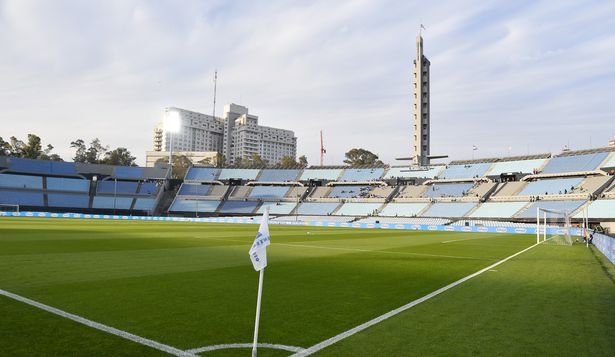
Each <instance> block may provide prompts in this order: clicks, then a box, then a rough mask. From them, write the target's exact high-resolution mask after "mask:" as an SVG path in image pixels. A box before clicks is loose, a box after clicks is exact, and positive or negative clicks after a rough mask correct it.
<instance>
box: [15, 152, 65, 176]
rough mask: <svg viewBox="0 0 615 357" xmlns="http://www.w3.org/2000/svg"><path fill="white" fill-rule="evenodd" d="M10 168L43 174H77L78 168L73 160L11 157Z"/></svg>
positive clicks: (16, 170)
mask: <svg viewBox="0 0 615 357" xmlns="http://www.w3.org/2000/svg"><path fill="white" fill-rule="evenodd" d="M9 160H10V165H9V169H10V170H11V171H15V172H24V173H35V174H43V175H59V176H75V175H77V170H76V167H75V164H74V163H72V162H59V161H45V160H30V159H19V158H16V157H11V158H9Z"/></svg>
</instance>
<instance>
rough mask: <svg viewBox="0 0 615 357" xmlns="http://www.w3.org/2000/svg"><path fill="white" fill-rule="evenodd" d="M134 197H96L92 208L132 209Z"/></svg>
mask: <svg viewBox="0 0 615 357" xmlns="http://www.w3.org/2000/svg"><path fill="white" fill-rule="evenodd" d="M132 200H133V198H132V197H122V196H118V197H113V196H95V197H94V201H93V202H92V208H98V209H130V207H131V206H132Z"/></svg>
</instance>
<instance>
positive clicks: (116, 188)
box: [96, 181, 139, 194]
mask: <svg viewBox="0 0 615 357" xmlns="http://www.w3.org/2000/svg"><path fill="white" fill-rule="evenodd" d="M137 187H139V183H138V182H132V181H98V185H97V187H96V192H98V193H114V194H135V193H137Z"/></svg>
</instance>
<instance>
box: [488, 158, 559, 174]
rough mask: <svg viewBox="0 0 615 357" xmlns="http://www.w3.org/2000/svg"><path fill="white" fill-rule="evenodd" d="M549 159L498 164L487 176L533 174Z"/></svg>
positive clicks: (495, 164) (492, 167)
mask: <svg viewBox="0 0 615 357" xmlns="http://www.w3.org/2000/svg"><path fill="white" fill-rule="evenodd" d="M545 161H547V159H533V160H517V161H502V162H496V163H494V164H493V166H491V169H490V170H489V171H488V172H487V173H486V174H485V176H500V175H501V174H504V173H524V174H532V173H534V170H537V169H538V168H540V167H541V166H542V165H543V164H544V163H545Z"/></svg>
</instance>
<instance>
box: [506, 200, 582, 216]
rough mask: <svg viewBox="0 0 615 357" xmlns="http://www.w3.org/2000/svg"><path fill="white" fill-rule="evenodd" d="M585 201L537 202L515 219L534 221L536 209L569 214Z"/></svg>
mask: <svg viewBox="0 0 615 357" xmlns="http://www.w3.org/2000/svg"><path fill="white" fill-rule="evenodd" d="M584 203H585V201H582V200H574V201H537V202H534V203H532V204H531V205H530V206H529V207H528V208H527V209H525V210H523V211H521V212H520V213H518V214H517V218H533V219H536V209H537V208H538V207H540V208H544V209H551V210H558V211H568V212H570V213H572V212H574V211H576V210H577V209H578V208H579V207H581V205H582V204H584Z"/></svg>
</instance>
